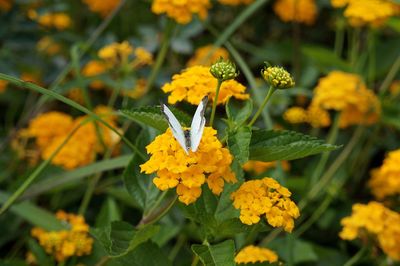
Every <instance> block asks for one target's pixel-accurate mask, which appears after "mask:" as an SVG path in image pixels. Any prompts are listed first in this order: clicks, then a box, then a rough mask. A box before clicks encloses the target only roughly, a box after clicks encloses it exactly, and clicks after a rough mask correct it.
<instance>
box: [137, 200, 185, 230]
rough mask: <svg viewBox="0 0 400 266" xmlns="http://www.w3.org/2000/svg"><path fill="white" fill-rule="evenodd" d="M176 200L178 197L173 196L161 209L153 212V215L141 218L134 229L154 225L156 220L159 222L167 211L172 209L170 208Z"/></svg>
mask: <svg viewBox="0 0 400 266" xmlns="http://www.w3.org/2000/svg"><path fill="white" fill-rule="evenodd" d="M177 199H178V196H175V197H174V198H173V199H171V200H170V202H169V203H167V204H166V205H165V206H164V207H163V208H161V209H159V210H157V211H154V212H153V213H149V214H148V215H147V216H146V217H143V218H142V219H141V220H140V222H139V223H138V225H137V226H136V227H137V228H141V227H143V226H145V225H148V224H153V223H156V222H157V221H158V220H160V219H161V218H162V217H164V215H166V214H167V213H168V211H169V210H170V209H171V208H172V206H174V204H175V202H176V200H177Z"/></svg>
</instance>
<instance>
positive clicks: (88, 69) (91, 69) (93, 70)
mask: <svg viewBox="0 0 400 266" xmlns="http://www.w3.org/2000/svg"><path fill="white" fill-rule="evenodd" d="M106 71H107V66H106V64H105V63H104V62H102V61H99V60H91V61H89V62H88V63H87V64H86V65H85V66H84V67H83V68H82V75H83V76H85V77H88V78H89V77H96V76H99V75H101V74H103V73H105V72H106ZM103 87H104V83H103V82H102V81H101V80H93V81H92V82H91V83H90V88H92V89H96V90H98V89H101V88H103Z"/></svg>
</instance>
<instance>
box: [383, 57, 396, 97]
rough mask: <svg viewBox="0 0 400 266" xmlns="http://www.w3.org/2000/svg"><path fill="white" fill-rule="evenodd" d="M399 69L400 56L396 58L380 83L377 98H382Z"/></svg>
mask: <svg viewBox="0 0 400 266" xmlns="http://www.w3.org/2000/svg"><path fill="white" fill-rule="evenodd" d="M399 69H400V55H398V56H397V58H396V61H394V63H393V65H392V67H391V68H390V70H389V72H388V74H387V75H386V77H385V79H384V80H383V82H382V85H381V86H380V87H379V89H378V91H379V96H381V97H382V96H383V95H384V94H385V93H386V91H387V89H388V88H389V86H390V83H392V81H393V80H394V79H395V77H396V75H397V73H398V72H399Z"/></svg>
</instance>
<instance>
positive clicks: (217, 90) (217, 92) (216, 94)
mask: <svg viewBox="0 0 400 266" xmlns="http://www.w3.org/2000/svg"><path fill="white" fill-rule="evenodd" d="M221 85H222V80H218V83H217V88H216V92H215V98H214V101H213V105H212V110H211V118H210V126H211V127H212V125H213V122H214V116H215V110H216V109H217V102H218V95H219V91H220V89H221Z"/></svg>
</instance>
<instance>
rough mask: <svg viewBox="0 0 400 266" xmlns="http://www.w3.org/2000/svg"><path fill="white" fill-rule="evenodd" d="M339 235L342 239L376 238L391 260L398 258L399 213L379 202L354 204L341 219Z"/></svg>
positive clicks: (399, 243)
mask: <svg viewBox="0 0 400 266" xmlns="http://www.w3.org/2000/svg"><path fill="white" fill-rule="evenodd" d="M341 224H342V226H343V229H342V231H341V232H340V234H339V236H340V237H341V238H342V239H344V240H354V239H356V238H361V239H364V240H365V241H366V240H370V239H376V241H377V244H378V246H379V247H380V248H381V249H382V250H383V252H384V253H385V254H387V255H388V256H389V257H390V258H392V259H393V260H400V214H399V213H397V212H394V211H392V210H390V209H388V208H386V207H385V206H384V205H383V204H381V203H379V202H375V201H372V202H369V203H368V204H354V205H353V211H352V214H351V216H348V217H345V218H343V219H342V220H341Z"/></svg>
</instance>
